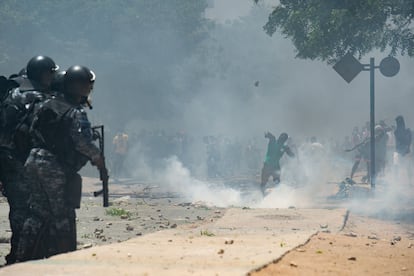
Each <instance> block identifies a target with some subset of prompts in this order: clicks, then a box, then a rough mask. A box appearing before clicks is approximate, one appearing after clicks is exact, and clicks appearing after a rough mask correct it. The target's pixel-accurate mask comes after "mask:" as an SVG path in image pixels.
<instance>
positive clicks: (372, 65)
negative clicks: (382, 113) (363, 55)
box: [369, 58, 376, 189]
mask: <svg viewBox="0 0 414 276" xmlns="http://www.w3.org/2000/svg"><path fill="white" fill-rule="evenodd" d="M369 72H370V128H371V130H370V133H371V156H370V159H371V160H370V161H371V162H370V165H371V166H370V180H371V189H375V178H376V173H375V59H374V58H371V59H370V63H369Z"/></svg>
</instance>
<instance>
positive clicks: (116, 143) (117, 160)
mask: <svg viewBox="0 0 414 276" xmlns="http://www.w3.org/2000/svg"><path fill="white" fill-rule="evenodd" d="M128 139H129V138H128V134H126V133H124V132H118V133H117V134H116V135H115V137H114V139H113V141H112V145H113V149H114V157H113V158H114V159H113V160H114V162H113V174H114V176H115V177H119V176H120V174H121V171H122V167H123V165H124V160H125V157H126V154H127V152H128Z"/></svg>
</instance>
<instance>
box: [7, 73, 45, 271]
mask: <svg viewBox="0 0 414 276" xmlns="http://www.w3.org/2000/svg"><path fill="white" fill-rule="evenodd" d="M36 90H37V89H36V88H34V85H33V84H32V83H31V82H30V81H29V80H27V79H25V80H23V83H22V84H21V87H20V88H16V89H13V90H12V91H10V93H9V95H8V96H7V97H6V99H5V100H4V101H3V103H2V104H1V109H0V113H1V115H0V118H1V119H0V181H1V182H2V183H3V187H4V195H5V196H6V197H7V200H8V203H9V207H10V212H9V221H10V227H11V230H12V237H11V251H10V254H9V255H8V256H6V261H7V263H8V264H11V263H14V262H15V259H16V256H15V255H16V250H17V246H18V243H19V239H20V232H21V230H22V227H23V223H24V220H25V218H26V215H27V211H28V205H27V200H28V197H29V193H30V187H29V186H28V182H27V178H26V175H25V173H24V167H23V164H24V162H25V160H26V158H27V156H28V154H29V150H30V147H31V143H30V135H29V133H28V129H29V127H30V123H31V120H32V117H31V115H32V111H33V109H35V106H36V105H37V104H39V103H40V102H42V101H43V100H45V98H46V97H47V95H46V94H44V93H42V92H39V91H36Z"/></svg>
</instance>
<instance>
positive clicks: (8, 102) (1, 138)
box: [0, 84, 46, 162]
mask: <svg viewBox="0 0 414 276" xmlns="http://www.w3.org/2000/svg"><path fill="white" fill-rule="evenodd" d="M45 99H46V95H45V94H43V93H42V92H39V91H38V90H37V89H36V88H35V87H34V86H32V85H30V84H29V85H24V86H23V87H22V86H21V87H19V88H15V89H13V90H11V91H9V93H8V95H7V96H6V98H5V99H4V100H3V101H2V103H1V105H0V147H1V149H2V150H7V151H9V152H12V153H13V155H14V156H15V157H17V158H18V159H19V160H20V161H21V162H25V161H26V159H27V157H28V155H29V152H30V149H31V148H32V141H31V136H30V133H29V129H30V125H31V123H32V121H33V114H34V112H35V109H36V108H37V106H39V105H40V103H41V102H43V101H44V100H45Z"/></svg>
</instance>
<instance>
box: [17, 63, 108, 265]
mask: <svg viewBox="0 0 414 276" xmlns="http://www.w3.org/2000/svg"><path fill="white" fill-rule="evenodd" d="M94 81H95V75H94V74H93V72H92V71H91V70H89V69H88V68H87V67H84V66H72V67H70V68H69V69H68V70H67V71H66V73H65V75H64V80H63V97H55V98H52V99H50V100H47V101H46V102H44V104H43V105H42V107H41V108H40V110H39V111H38V112H37V113H36V116H35V118H34V120H33V124H32V127H31V133H32V135H33V137H34V144H35V146H34V148H33V149H32V150H31V152H30V156H29V158H28V160H27V162H26V164H25V169H26V173H27V175H28V176H29V177H30V179H31V180H33V181H31V182H30V186H31V188H32V190H31V198H30V200H29V204H30V214H29V217H28V219H27V220H26V221H25V223H24V227H23V231H22V238H21V240H20V243H19V249H18V260H19V261H25V260H30V259H38V258H43V257H49V256H51V255H55V254H59V253H64V252H68V251H74V250H76V223H75V208H79V205H80V198H81V177H80V175H79V174H78V171H79V170H80V169H81V168H82V167H83V166H84V165H85V164H86V163H87V161H88V160H90V161H91V162H92V164H93V165H95V166H97V167H98V168H100V169H102V168H104V167H105V166H104V159H103V157H102V155H101V152H100V150H99V149H98V148H97V147H96V146H95V144H94V143H93V140H92V130H91V124H90V122H89V120H88V118H87V115H86V112H85V110H84V107H83V102H84V99H85V98H87V97H88V95H89V94H90V92H91V90H92V88H93V83H94ZM43 246H44V247H43Z"/></svg>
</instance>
